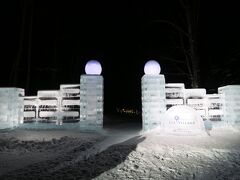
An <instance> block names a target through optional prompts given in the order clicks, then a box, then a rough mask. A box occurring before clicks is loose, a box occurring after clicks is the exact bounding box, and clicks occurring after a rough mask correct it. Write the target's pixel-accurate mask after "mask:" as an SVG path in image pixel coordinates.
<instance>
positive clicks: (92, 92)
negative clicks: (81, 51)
mask: <svg viewBox="0 0 240 180" xmlns="http://www.w3.org/2000/svg"><path fill="white" fill-rule="evenodd" d="M85 72H86V75H81V77H80V126H82V127H86V128H90V129H94V128H99V127H100V128H102V126H103V77H102V76H101V75H100V74H101V72H102V67H101V64H100V63H99V62H98V61H96V60H90V61H88V62H87V64H86V66H85Z"/></svg>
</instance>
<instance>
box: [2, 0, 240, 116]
mask: <svg viewBox="0 0 240 180" xmlns="http://www.w3.org/2000/svg"><path fill="white" fill-rule="evenodd" d="M237 4H238V3H237V1H223V2H222V1H211V2H210V1H204V2H203V1H201V3H200V12H199V18H200V19H199V28H198V29H196V31H197V34H198V53H199V57H200V66H201V69H200V70H201V71H200V73H201V83H200V87H204V88H206V89H207V90H208V92H209V93H214V92H217V87H219V86H222V85H227V84H240V75H239V73H240V68H239V65H240V63H239V61H240V20H239V18H240V11H239V6H238V5H237ZM181 15H182V7H181V5H180V3H179V0H171V1H166V0H165V1H160V0H159V1H145V3H140V1H131V0H128V1H112V2H108V1H57V0H56V1H44V0H43V1H40V0H39V1H33V0H25V1H23V0H16V1H13V0H9V1H5V2H1V44H2V46H1V47H3V48H2V50H3V51H2V52H1V55H0V60H1V62H2V63H4V65H3V64H2V65H1V72H0V73H1V79H0V86H2V87H4V86H17V87H21V88H26V87H27V86H28V87H29V88H27V89H26V95H35V94H36V93H37V90H50V89H52V90H54V89H59V85H60V84H71V83H73V84H78V83H79V81H80V75H81V74H84V73H85V72H84V66H85V63H86V62H87V61H88V60H90V59H97V60H99V61H100V62H101V64H102V68H103V73H102V75H103V76H104V82H105V91H104V93H105V102H104V103H105V112H107V113H108V112H115V109H116V108H117V107H129V108H133V109H138V110H140V109H141V86H140V85H141V77H142V76H143V74H144V73H143V67H144V63H145V62H146V61H147V60H149V59H155V60H158V62H159V63H160V65H161V68H162V74H165V78H166V82H169V83H170V82H184V83H186V87H187V88H189V87H190V82H189V80H188V79H187V78H186V76H185V75H183V74H180V73H179V72H178V68H177V67H178V66H180V65H179V64H178V63H176V62H173V61H171V60H169V58H171V59H173V58H174V59H178V60H180V61H183V58H182V56H180V55H179V52H178V51H177V48H178V44H177V32H176V31H175V30H174V29H173V28H172V27H171V26H169V25H167V24H164V23H159V22H158V21H159V20H168V21H172V22H175V23H176V24H179V25H182V24H181V18H180V17H181ZM17 59H19V65H18V66H17V67H14V64H16V60H17ZM28 69H30V71H28ZM28 73H29V74H30V81H29V82H30V83H29V85H27V76H28V75H27V74H28ZM16 74H17V75H16ZM14 77H17V79H16V78H15V80H14Z"/></svg>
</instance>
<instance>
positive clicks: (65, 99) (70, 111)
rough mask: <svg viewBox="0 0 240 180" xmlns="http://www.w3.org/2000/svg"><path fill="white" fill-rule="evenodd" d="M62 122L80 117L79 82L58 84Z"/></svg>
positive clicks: (74, 120)
mask: <svg viewBox="0 0 240 180" xmlns="http://www.w3.org/2000/svg"><path fill="white" fill-rule="evenodd" d="M60 94H61V107H60V108H61V110H62V116H63V117H62V118H63V122H76V121H79V119H80V84H62V85H60Z"/></svg>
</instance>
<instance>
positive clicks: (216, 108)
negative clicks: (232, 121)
mask: <svg viewBox="0 0 240 180" xmlns="http://www.w3.org/2000/svg"><path fill="white" fill-rule="evenodd" d="M206 98H207V107H208V114H207V116H208V119H209V120H211V121H221V119H222V116H223V111H222V99H221V96H220V95H219V94H207V95H206Z"/></svg>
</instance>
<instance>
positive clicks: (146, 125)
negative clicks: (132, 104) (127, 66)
mask: <svg viewBox="0 0 240 180" xmlns="http://www.w3.org/2000/svg"><path fill="white" fill-rule="evenodd" d="M165 111H166V94H165V77H164V75H160V74H156V75H144V76H143V77H142V120H143V130H149V129H152V128H154V127H156V126H160V125H161V118H162V117H163V114H164V113H165Z"/></svg>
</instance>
